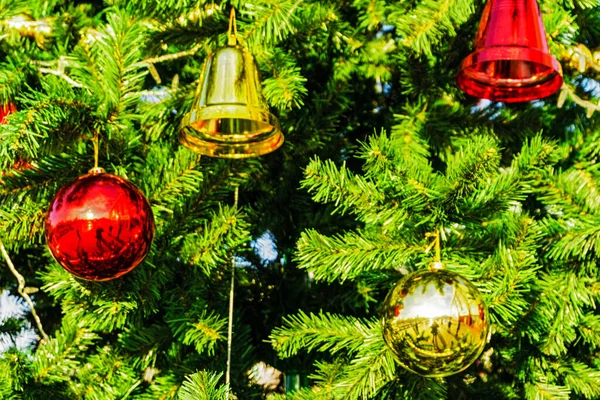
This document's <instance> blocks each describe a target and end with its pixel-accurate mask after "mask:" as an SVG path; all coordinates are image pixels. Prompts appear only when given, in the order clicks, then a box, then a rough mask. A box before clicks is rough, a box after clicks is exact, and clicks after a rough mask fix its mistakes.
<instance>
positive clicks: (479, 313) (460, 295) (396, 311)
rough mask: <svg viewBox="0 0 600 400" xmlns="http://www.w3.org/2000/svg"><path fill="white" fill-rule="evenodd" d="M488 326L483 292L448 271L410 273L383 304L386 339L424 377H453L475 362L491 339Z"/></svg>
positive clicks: (404, 363)
mask: <svg viewBox="0 0 600 400" xmlns="http://www.w3.org/2000/svg"><path fill="white" fill-rule="evenodd" d="M488 325H489V321H488V308H487V305H486V304H485V302H484V301H483V298H482V296H481V293H479V291H478V290H477V288H476V287H475V286H473V284H472V283H471V282H469V281H468V280H467V279H465V278H463V277H462V276H460V275H459V274H457V273H455V272H451V271H447V270H438V271H432V270H420V271H417V272H413V273H411V274H408V275H407V276H405V277H404V278H402V279H401V280H400V281H399V282H398V283H397V284H396V286H394V288H393V289H392V291H391V292H390V293H389V294H388V296H387V298H386V299H385V303H384V307H383V338H384V340H385V342H386V344H387V345H388V346H389V347H390V349H391V350H392V352H393V353H394V355H395V356H396V361H398V362H399V363H400V365H402V366H403V367H404V368H406V369H407V370H409V371H412V372H414V373H417V374H420V375H423V376H431V377H441V376H448V375H452V374H456V373H458V372H460V371H463V370H464V369H465V368H467V367H468V366H469V365H471V363H473V361H475V360H476V359H477V357H479V355H480V354H481V352H482V351H483V348H484V346H485V344H486V341H487V336H488V329H489V326H488Z"/></svg>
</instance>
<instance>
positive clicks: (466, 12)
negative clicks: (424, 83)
mask: <svg viewBox="0 0 600 400" xmlns="http://www.w3.org/2000/svg"><path fill="white" fill-rule="evenodd" d="M472 13H473V3H472V2H470V1H468V0H450V1H444V2H438V1H434V0H427V1H423V2H420V3H418V5H417V7H416V8H415V9H414V10H412V12H406V11H404V10H403V12H402V13H392V14H391V15H390V23H391V24H392V25H395V26H396V28H397V29H398V32H399V33H400V34H401V36H402V37H403V39H402V40H401V43H402V44H403V45H404V46H405V47H406V48H409V49H413V50H414V51H416V52H418V53H421V52H422V53H424V54H425V55H426V56H428V57H432V56H433V55H432V47H433V46H434V45H436V44H438V43H439V42H440V41H441V40H442V39H446V38H448V37H454V36H455V35H456V27H457V26H460V25H462V24H464V23H465V22H466V21H467V20H468V19H469V17H470V16H471V14H472Z"/></svg>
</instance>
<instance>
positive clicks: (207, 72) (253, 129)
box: [179, 10, 283, 158]
mask: <svg viewBox="0 0 600 400" xmlns="http://www.w3.org/2000/svg"><path fill="white" fill-rule="evenodd" d="M232 27H233V29H234V31H235V29H236V28H235V14H234V13H233V10H232V16H231V19H230V34H229V41H228V44H227V46H225V47H221V48H219V49H217V50H216V51H215V52H214V53H212V54H211V55H210V56H209V57H208V58H207V60H206V62H205V64H204V68H203V70H202V74H201V76H200V84H199V85H198V89H197V91H196V96H195V98H194V102H193V105H192V109H191V111H190V112H189V113H188V114H186V115H185V116H184V118H183V120H182V123H181V129H180V131H179V141H180V142H181V143H182V144H183V145H184V146H186V147H187V148H189V149H191V150H193V151H195V152H197V153H200V154H203V155H207V156H211V157H221V158H248V157H256V156H260V155H263V154H267V153H270V152H272V151H274V150H276V149H278V148H279V147H280V146H281V145H282V144H283V134H282V132H281V128H280V126H279V121H278V120H277V118H276V117H275V116H274V115H273V114H271V113H270V112H269V106H268V105H267V102H266V100H265V98H264V96H263V94H262V87H261V83H260V78H259V74H258V68H257V67H256V63H255V61H254V57H253V56H252V54H251V53H250V52H249V51H247V50H246V49H244V48H243V47H241V46H240V45H239V44H238V43H237V39H236V38H237V36H236V34H235V33H231V29H232Z"/></svg>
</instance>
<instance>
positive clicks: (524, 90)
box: [456, 46, 563, 103]
mask: <svg viewBox="0 0 600 400" xmlns="http://www.w3.org/2000/svg"><path fill="white" fill-rule="evenodd" d="M493 61H527V62H532V63H536V64H539V65H542V66H544V67H546V68H548V69H549V70H550V73H549V74H547V75H548V76H550V78H549V79H547V80H545V81H544V82H541V83H537V84H532V85H523V86H506V87H503V86H492V85H490V84H488V83H485V82H482V81H480V80H477V79H474V78H473V77H471V76H469V75H468V74H467V73H465V71H467V70H469V69H471V68H473V67H474V66H475V65H477V64H479V63H483V62H493ZM456 80H457V84H458V86H459V87H460V88H461V89H462V90H463V91H464V92H466V93H467V94H469V95H471V96H474V97H479V98H484V99H489V100H492V101H501V102H505V103H516V102H525V101H532V100H539V99H542V98H545V97H548V96H550V95H552V94H554V93H555V92H556V91H557V90H559V89H560V87H561V86H562V84H563V76H562V67H561V65H560V63H559V62H558V60H557V59H556V58H555V57H553V56H552V55H551V54H549V53H547V52H544V51H541V50H539V49H534V48H525V47H518V46H497V47H488V48H485V49H480V50H476V51H474V52H473V53H471V54H469V55H468V56H467V57H466V58H465V59H464V60H463V62H462V64H461V66H460V70H459V73H458V75H457V77H456Z"/></svg>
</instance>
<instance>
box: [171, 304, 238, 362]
mask: <svg viewBox="0 0 600 400" xmlns="http://www.w3.org/2000/svg"><path fill="white" fill-rule="evenodd" d="M167 323H168V324H169V326H170V327H171V329H172V331H173V335H174V336H175V337H178V338H181V339H182V343H183V344H192V345H194V347H195V348H196V351H197V352H198V353H204V352H206V353H207V354H208V355H210V356H212V355H214V351H215V347H216V345H217V344H218V342H219V341H221V340H225V338H226V337H225V333H224V330H225V327H226V326H227V320H226V319H224V318H221V317H220V316H218V315H216V314H214V313H211V312H207V311H206V310H204V311H203V312H202V314H201V315H200V316H199V317H198V318H194V319H193V320H192V319H191V318H188V317H186V318H178V319H170V320H168V321H167Z"/></svg>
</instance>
